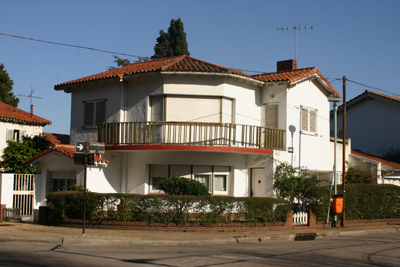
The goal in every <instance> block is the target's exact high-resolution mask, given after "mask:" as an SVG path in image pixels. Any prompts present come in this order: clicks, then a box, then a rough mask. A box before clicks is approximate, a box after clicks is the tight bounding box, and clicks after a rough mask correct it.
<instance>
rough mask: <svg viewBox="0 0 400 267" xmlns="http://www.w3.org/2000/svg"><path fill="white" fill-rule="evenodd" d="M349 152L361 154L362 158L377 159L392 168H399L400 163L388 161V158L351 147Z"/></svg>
mask: <svg viewBox="0 0 400 267" xmlns="http://www.w3.org/2000/svg"><path fill="white" fill-rule="evenodd" d="M351 154H354V155H357V156H361V157H364V158H368V159H372V160H375V161H379V162H380V163H382V165H385V166H389V167H392V168H393V169H400V164H399V163H396V162H392V161H388V160H386V159H383V158H380V157H378V156H374V155H371V154H368V153H365V152H362V151H361V150H356V149H352V150H351Z"/></svg>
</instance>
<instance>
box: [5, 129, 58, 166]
mask: <svg viewBox="0 0 400 267" xmlns="http://www.w3.org/2000/svg"><path fill="white" fill-rule="evenodd" d="M50 146H51V143H50V142H49V141H47V140H46V139H45V138H43V137H40V136H34V137H33V138H30V137H23V138H22V142H18V141H7V147H6V148H5V149H4V152H3V156H2V159H3V160H2V162H1V166H2V168H3V170H4V172H8V173H25V174H29V173H33V174H35V173H36V172H37V169H36V168H35V167H33V166H30V165H23V164H22V163H23V162H24V161H25V160H27V159H29V158H31V157H32V156H34V155H36V154H38V153H40V152H42V151H43V150H46V149H48V148H49V147H50Z"/></svg>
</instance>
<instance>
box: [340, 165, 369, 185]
mask: <svg viewBox="0 0 400 267" xmlns="http://www.w3.org/2000/svg"><path fill="white" fill-rule="evenodd" d="M372 181H373V179H372V173H371V172H370V171H369V170H368V169H365V168H363V167H360V166H354V167H353V166H349V167H348V168H347V171H346V184H371V183H372Z"/></svg>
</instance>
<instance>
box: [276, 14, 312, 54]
mask: <svg viewBox="0 0 400 267" xmlns="http://www.w3.org/2000/svg"><path fill="white" fill-rule="evenodd" d="M301 29H304V30H305V31H306V30H307V29H313V26H310V27H307V22H306V25H305V26H303V27H300V23H299V26H296V25H295V26H293V27H287V26H286V28H283V27H280V28H277V30H278V31H279V30H281V31H285V30H286V31H289V30H294V59H295V60H297V30H299V31H300V30H301Z"/></svg>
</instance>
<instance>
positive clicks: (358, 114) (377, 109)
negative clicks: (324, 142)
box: [331, 90, 400, 155]
mask: <svg viewBox="0 0 400 267" xmlns="http://www.w3.org/2000/svg"><path fill="white" fill-rule="evenodd" d="M397 118H400V98H398V97H394V96H389V95H385V94H380V93H376V92H373V91H368V90H367V91H365V92H364V93H362V94H361V95H359V96H357V97H355V98H353V99H352V100H350V101H348V102H347V104H346V128H347V129H346V137H348V138H351V139H352V147H353V148H354V149H358V150H361V151H363V152H366V153H369V154H373V155H379V154H380V151H381V150H388V149H390V148H391V147H394V148H400V138H399V136H400V124H399V123H397V122H396V121H397ZM333 129H334V125H333V112H331V130H333ZM338 132H339V137H342V136H343V105H342V106H339V108H338Z"/></svg>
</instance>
